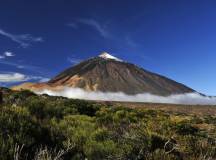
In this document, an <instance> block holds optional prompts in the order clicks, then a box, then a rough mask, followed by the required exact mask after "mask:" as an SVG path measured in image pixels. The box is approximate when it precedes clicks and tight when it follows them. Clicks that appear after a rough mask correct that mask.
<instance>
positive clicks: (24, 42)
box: [0, 29, 43, 48]
mask: <svg viewBox="0 0 216 160" xmlns="http://www.w3.org/2000/svg"><path fill="white" fill-rule="evenodd" d="M0 35H2V36H5V37H7V38H9V39H11V40H12V41H14V42H16V43H18V44H19V45H20V46H21V47H23V48H26V47H28V46H30V44H31V43H32V42H43V38H42V37H33V36H32V35H31V34H20V35H16V34H11V33H9V32H6V31H4V30H2V29H0Z"/></svg>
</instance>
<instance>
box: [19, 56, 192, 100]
mask: <svg viewBox="0 0 216 160" xmlns="http://www.w3.org/2000/svg"><path fill="white" fill-rule="evenodd" d="M65 86H67V87H74V88H82V89H85V90H87V91H102V92H124V93H126V94H139V93H146V92H147V93H151V94H156V95H162V96H167V95H171V94H182V93H189V92H194V90H193V89H191V88H188V87H187V86H185V85H183V84H180V83H177V82H175V81H173V80H170V79H168V78H166V77H164V76H161V75H158V74H155V73H152V72H149V71H147V70H144V69H142V68H139V67H138V66H136V65H134V64H131V63H127V62H124V61H122V60H120V59H118V58H116V57H113V56H111V55H109V54H108V53H102V54H101V55H99V56H98V57H94V58H91V59H88V60H86V61H83V62H81V63H80V64H78V65H76V66H73V67H71V68H68V69H66V70H65V71H63V72H61V73H60V74H59V75H57V76H56V77H54V78H52V79H51V80H50V81H49V82H47V83H40V84H28V85H27V87H26V84H24V85H21V86H18V88H25V89H26V88H27V89H31V90H35V89H44V88H48V89H57V88H58V89H59V88H61V87H65Z"/></svg>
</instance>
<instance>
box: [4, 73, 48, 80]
mask: <svg viewBox="0 0 216 160" xmlns="http://www.w3.org/2000/svg"><path fill="white" fill-rule="evenodd" d="M30 80H36V81H39V82H45V81H48V80H49V78H46V77H42V76H32V75H25V74H22V73H18V72H5V73H0V82H1V83H16V82H25V81H30Z"/></svg>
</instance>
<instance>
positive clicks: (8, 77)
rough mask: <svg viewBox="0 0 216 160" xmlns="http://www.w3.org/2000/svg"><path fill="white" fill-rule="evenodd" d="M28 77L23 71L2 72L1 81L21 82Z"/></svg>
mask: <svg viewBox="0 0 216 160" xmlns="http://www.w3.org/2000/svg"><path fill="white" fill-rule="evenodd" d="M27 79H28V78H27V77H26V76H25V75H23V74H21V73H1V74H0V82H21V81H26V80H27Z"/></svg>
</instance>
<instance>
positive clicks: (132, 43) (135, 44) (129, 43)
mask: <svg viewBox="0 0 216 160" xmlns="http://www.w3.org/2000/svg"><path fill="white" fill-rule="evenodd" d="M125 42H126V44H127V45H129V46H130V47H134V48H135V47H137V46H138V43H136V42H135V41H134V40H133V39H132V38H131V37H129V36H126V37H125Z"/></svg>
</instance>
